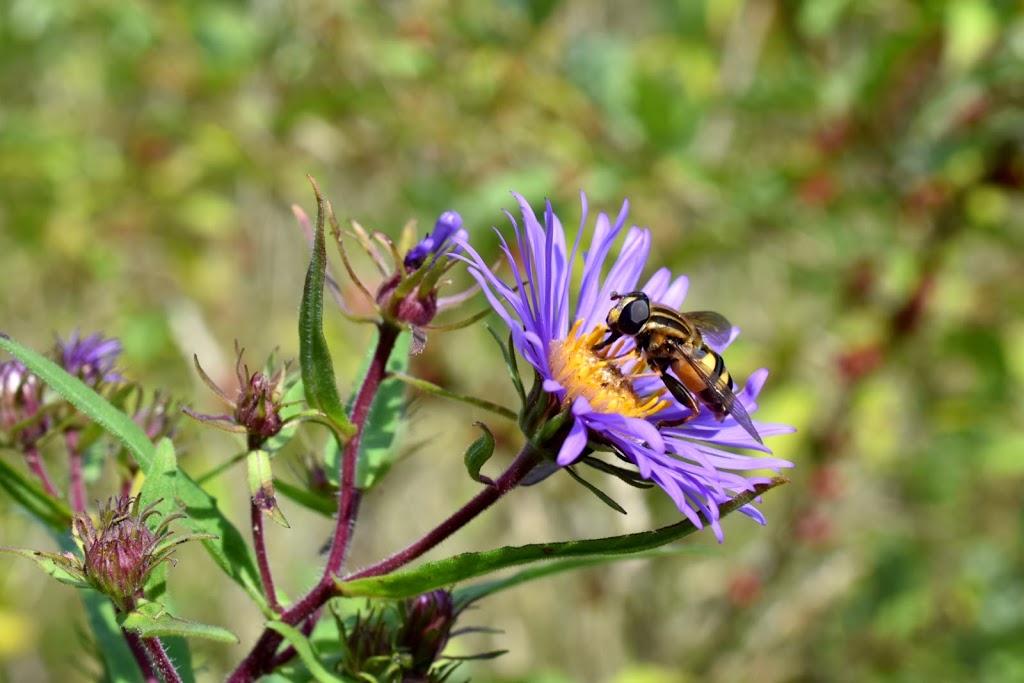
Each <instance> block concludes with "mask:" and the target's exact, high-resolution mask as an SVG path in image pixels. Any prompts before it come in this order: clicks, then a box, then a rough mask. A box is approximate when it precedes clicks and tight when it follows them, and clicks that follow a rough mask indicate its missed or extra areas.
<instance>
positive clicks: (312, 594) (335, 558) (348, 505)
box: [228, 323, 401, 683]
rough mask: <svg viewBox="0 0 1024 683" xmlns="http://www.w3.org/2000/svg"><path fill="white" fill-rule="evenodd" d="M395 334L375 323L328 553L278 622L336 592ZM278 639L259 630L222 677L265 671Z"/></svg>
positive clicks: (295, 619)
mask: <svg viewBox="0 0 1024 683" xmlns="http://www.w3.org/2000/svg"><path fill="white" fill-rule="evenodd" d="M400 332H401V330H400V329H398V328H397V327H395V326H393V325H389V324H387V323H384V324H381V325H380V326H379V327H378V333H379V334H378V340H377V348H376V350H375V351H374V354H373V360H371V361H370V367H369V368H368V370H367V372H366V377H364V378H363V383H362V386H360V388H359V393H358V394H357V395H356V399H355V402H354V403H353V406H352V414H351V415H350V416H349V419H350V420H351V422H352V424H353V425H354V426H355V428H356V432H355V434H354V435H353V436H352V438H350V439H349V440H348V442H347V443H346V444H345V448H344V450H343V451H342V458H341V463H340V469H341V472H340V475H339V477H338V479H339V481H340V484H341V485H340V487H339V489H338V521H337V524H336V525H335V527H334V537H333V539H332V541H331V552H330V554H329V555H328V558H327V564H326V566H325V567H324V573H323V576H321V578H320V581H319V582H318V583H317V584H316V586H314V587H313V588H312V589H311V590H310V591H309V593H307V594H306V595H305V596H304V597H303V598H302V599H300V600H299V601H298V602H296V603H295V604H293V605H292V606H291V607H289V608H288V609H287V610H285V611H284V612H283V613H281V615H280V620H281V621H283V622H284V623H286V624H289V625H291V626H295V625H296V624H298V623H300V622H302V621H305V620H307V619H309V618H310V617H311V616H312V615H313V613H314V612H316V611H317V610H318V609H320V608H321V607H322V606H323V605H324V603H326V602H327V601H328V600H330V599H331V598H332V597H334V596H335V595H336V588H335V584H334V577H335V575H337V574H338V572H340V571H341V566H342V563H343V562H344V561H345V554H346V553H347V552H348V547H349V541H350V540H351V532H352V526H353V525H354V523H355V518H356V513H357V512H358V509H359V491H357V490H356V485H355V482H356V458H357V456H358V455H359V443H360V440H361V438H362V432H363V426H364V425H365V423H366V417H367V415H369V412H370V406H371V405H373V399H374V398H375V397H376V396H377V392H378V390H379V389H380V384H381V382H383V381H384V378H385V376H386V373H387V362H388V358H390V357H391V352H392V351H393V350H394V348H395V341H396V340H397V339H398V335H399V333H400ZM281 641H282V637H281V635H280V634H279V633H277V632H276V631H271V630H270V629H266V630H264V632H263V634H262V635H261V636H260V638H259V640H257V641H256V644H255V645H254V646H253V648H252V650H251V651H250V652H249V655H248V656H247V657H246V658H245V659H244V660H242V663H241V664H239V665H238V668H237V669H235V671H234V672H233V673H232V674H231V677H230V678H228V681H231V682H232V683H241V682H242V681H252V680H255V679H256V678H258V677H259V676H262V675H263V674H265V673H267V672H269V671H271V670H272V668H273V665H274V664H275V659H274V654H275V653H276V652H277V648H278V647H279V646H280V645H281Z"/></svg>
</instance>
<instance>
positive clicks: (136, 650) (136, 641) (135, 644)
mask: <svg viewBox="0 0 1024 683" xmlns="http://www.w3.org/2000/svg"><path fill="white" fill-rule="evenodd" d="M121 633H123V634H124V639H125V640H127V641H128V647H129V648H130V649H131V651H132V655H133V656H134V657H135V661H136V662H138V664H139V671H140V672H141V673H142V679H143V680H144V681H145V682H146V683H157V682H158V681H159V680H160V679H159V678H157V676H156V672H154V671H153V664H152V663H151V662H150V661H149V653H148V652H147V651H146V646H145V645H144V644H143V642H142V638H140V637H139V635H138V634H137V633H132V632H131V631H125V630H122V631H121Z"/></svg>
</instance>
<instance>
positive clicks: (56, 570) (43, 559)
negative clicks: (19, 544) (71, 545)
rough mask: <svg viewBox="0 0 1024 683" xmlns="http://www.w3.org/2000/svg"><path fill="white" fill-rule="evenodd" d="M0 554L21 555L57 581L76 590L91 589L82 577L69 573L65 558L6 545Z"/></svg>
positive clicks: (0, 548) (2, 547) (0, 549)
mask: <svg viewBox="0 0 1024 683" xmlns="http://www.w3.org/2000/svg"><path fill="white" fill-rule="evenodd" d="M0 553H7V554H8V555H20V556H21V557H24V558H26V559H29V560H32V561H33V562H35V563H36V566H37V567H39V568H40V569H42V570H43V571H44V572H46V573H47V574H49V575H50V576H51V577H53V578H54V579H56V580H57V581H60V582H61V583H63V584H66V585H68V586H74V587H75V588H89V584H88V583H86V582H85V581H83V580H82V577H79V576H75V574H74V573H72V572H70V571H68V569H67V567H66V566H65V565H64V563H63V561H62V560H63V558H61V556H60V555H58V554H56V553H46V552H43V551H42V550H32V549H31V548H11V547H10V546H6V545H0Z"/></svg>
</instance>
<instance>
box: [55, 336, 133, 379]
mask: <svg viewBox="0 0 1024 683" xmlns="http://www.w3.org/2000/svg"><path fill="white" fill-rule="evenodd" d="M121 351H122V348H121V342H120V341H118V340H117V339H104V338H103V335H101V334H98V333H96V334H90V335H89V336H88V337H79V334H78V331H77V330H76V331H74V332H72V333H71V336H70V337H68V339H67V341H63V340H62V339H61V338H60V337H59V336H58V337H57V355H58V358H57V362H58V363H59V364H60V365H61V367H63V368H64V369H65V370H67V371H68V373H70V374H72V375H75V376H76V377H78V378H79V379H80V380H82V381H83V382H85V383H86V384H88V385H89V386H91V387H96V386H97V385H98V384H100V383H101V382H118V381H120V380H121V375H120V374H118V373H117V372H114V364H115V363H116V362H117V358H118V356H120V355H121Z"/></svg>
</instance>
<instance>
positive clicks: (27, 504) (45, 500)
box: [0, 458, 72, 532]
mask: <svg viewBox="0 0 1024 683" xmlns="http://www.w3.org/2000/svg"><path fill="white" fill-rule="evenodd" d="M0 488H3V489H4V491H6V492H7V493H8V495H10V496H11V498H13V499H14V500H15V501H17V502H18V504H19V505H21V506H22V507H23V508H24V509H25V510H27V511H28V512H29V514H31V515H32V516H33V517H35V518H36V519H38V520H39V521H41V522H42V523H43V524H45V525H46V526H47V527H49V528H50V529H51V530H52V531H55V532H63V531H67V530H68V529H69V528H70V527H71V517H72V513H71V508H69V507H68V506H67V505H66V504H64V502H63V501H60V500H56V499H54V498H51V497H50V496H48V495H46V492H45V491H43V489H42V488H40V487H39V485H38V484H36V483H35V482H34V481H33V480H31V479H29V478H28V477H26V476H25V475H24V474H22V473H21V472H19V471H18V470H17V469H15V468H14V467H12V466H11V465H10V464H8V463H7V461H6V460H4V459H2V458H0Z"/></svg>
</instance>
